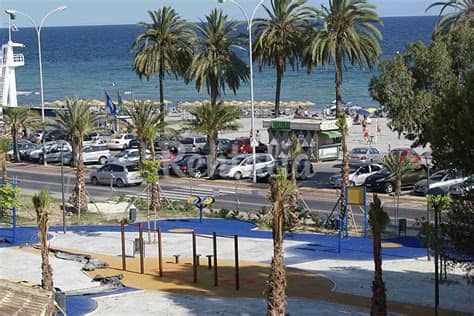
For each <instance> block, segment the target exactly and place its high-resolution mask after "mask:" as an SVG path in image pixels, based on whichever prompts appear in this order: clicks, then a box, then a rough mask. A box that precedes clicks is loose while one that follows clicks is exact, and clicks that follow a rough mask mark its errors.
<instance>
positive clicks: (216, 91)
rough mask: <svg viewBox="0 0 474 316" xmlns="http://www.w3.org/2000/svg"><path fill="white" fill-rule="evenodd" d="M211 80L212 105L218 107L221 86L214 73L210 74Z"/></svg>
mask: <svg viewBox="0 0 474 316" xmlns="http://www.w3.org/2000/svg"><path fill="white" fill-rule="evenodd" d="M209 82H210V87H211V88H210V91H211V105H212V107H213V108H214V107H216V105H217V98H218V97H219V88H218V83H217V78H216V76H214V74H212V73H211V74H210V75H209Z"/></svg>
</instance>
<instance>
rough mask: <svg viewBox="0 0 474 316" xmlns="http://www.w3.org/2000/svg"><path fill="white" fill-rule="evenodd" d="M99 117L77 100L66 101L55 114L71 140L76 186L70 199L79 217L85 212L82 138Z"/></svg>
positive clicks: (90, 130)
mask: <svg viewBox="0 0 474 316" xmlns="http://www.w3.org/2000/svg"><path fill="white" fill-rule="evenodd" d="M101 117H102V115H101V114H99V113H98V112H93V111H91V110H90V107H89V105H88V104H87V103H85V102H84V101H81V100H79V99H66V106H65V108H64V110H63V111H59V112H58V113H57V118H56V124H57V125H58V127H59V128H61V129H63V130H64V131H66V132H67V133H68V134H69V136H70V137H71V140H72V151H73V165H74V166H75V167H76V186H75V188H74V191H73V196H72V199H73V201H74V206H75V208H76V210H77V211H78V215H79V216H80V214H81V211H85V210H87V203H86V190H85V189H86V188H85V186H86V181H85V175H84V160H83V156H82V148H83V141H84V136H86V135H87V134H89V133H91V132H92V131H94V130H95V129H96V124H97V122H98V121H99V120H100V119H101Z"/></svg>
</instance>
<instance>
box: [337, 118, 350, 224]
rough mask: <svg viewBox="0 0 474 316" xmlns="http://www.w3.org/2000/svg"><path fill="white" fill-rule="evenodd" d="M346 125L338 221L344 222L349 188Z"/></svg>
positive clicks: (344, 129)
mask: <svg viewBox="0 0 474 316" xmlns="http://www.w3.org/2000/svg"><path fill="white" fill-rule="evenodd" d="M348 136H349V135H348V128H347V124H346V123H344V125H343V128H342V170H341V172H342V184H341V203H340V204H341V212H340V213H339V214H340V217H339V219H340V220H344V219H345V217H346V207H347V206H346V188H347V187H348V186H349V160H348V159H347V141H346V140H347V137H348Z"/></svg>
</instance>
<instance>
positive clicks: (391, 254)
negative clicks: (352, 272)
mask: <svg viewBox="0 0 474 316" xmlns="http://www.w3.org/2000/svg"><path fill="white" fill-rule="evenodd" d="M142 224H143V227H144V229H145V227H146V223H142ZM157 226H158V227H159V228H160V230H161V231H162V232H164V233H173V230H176V229H179V230H184V231H185V230H189V231H194V232H196V233H197V234H203V235H209V234H212V233H213V232H216V233H217V234H218V235H228V236H229V235H230V236H233V235H238V236H239V237H248V238H266V239H271V238H272V233H271V231H261V230H257V229H256V228H257V227H256V225H255V224H254V223H251V222H246V221H239V220H231V219H218V218H207V219H203V220H202V222H200V221H199V219H194V218H186V219H163V220H158V221H157ZM50 231H53V232H61V231H62V227H61V226H52V227H50ZM67 231H74V232H80V231H81V232H119V231H120V226H119V225H106V226H98V225H95V226H68V227H67ZM126 231H127V232H138V223H135V224H131V225H127V226H126ZM0 232H1V229H0ZM181 233H182V232H181ZM285 240H292V241H300V242H305V243H306V244H302V245H298V246H293V247H289V248H287V250H286V252H287V254H290V255H303V256H306V257H312V258H314V259H329V258H337V259H342V260H344V259H350V260H354V259H355V260H369V259H372V247H373V244H372V239H371V238H365V237H350V236H349V237H346V238H344V239H343V240H342V242H341V253H338V252H337V250H338V236H337V234H334V235H327V234H319V233H286V234H285ZM37 241H38V238H37V230H36V227H17V232H16V241H15V243H14V244H11V243H0V247H9V246H15V245H21V244H24V243H36V242H37ZM382 242H383V243H384V244H386V245H387V246H389V247H383V249H382V255H383V257H384V258H386V259H388V258H391V259H395V258H418V257H423V256H426V253H427V252H426V248H424V247H423V245H422V243H421V241H420V240H418V239H417V238H416V237H397V238H391V239H385V240H383V241H382ZM388 243H390V244H388Z"/></svg>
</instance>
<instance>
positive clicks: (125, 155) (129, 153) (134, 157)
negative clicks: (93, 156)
mask: <svg viewBox="0 0 474 316" xmlns="http://www.w3.org/2000/svg"><path fill="white" fill-rule="evenodd" d="M150 157H151V152H150V151H149V150H146V151H145V158H146V159H149V158H150ZM139 160H140V151H139V150H138V149H125V150H122V151H121V152H119V153H118V154H116V155H114V156H111V157H109V158H108V159H107V163H117V162H121V163H125V162H134V163H136V162H138V161H139Z"/></svg>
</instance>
